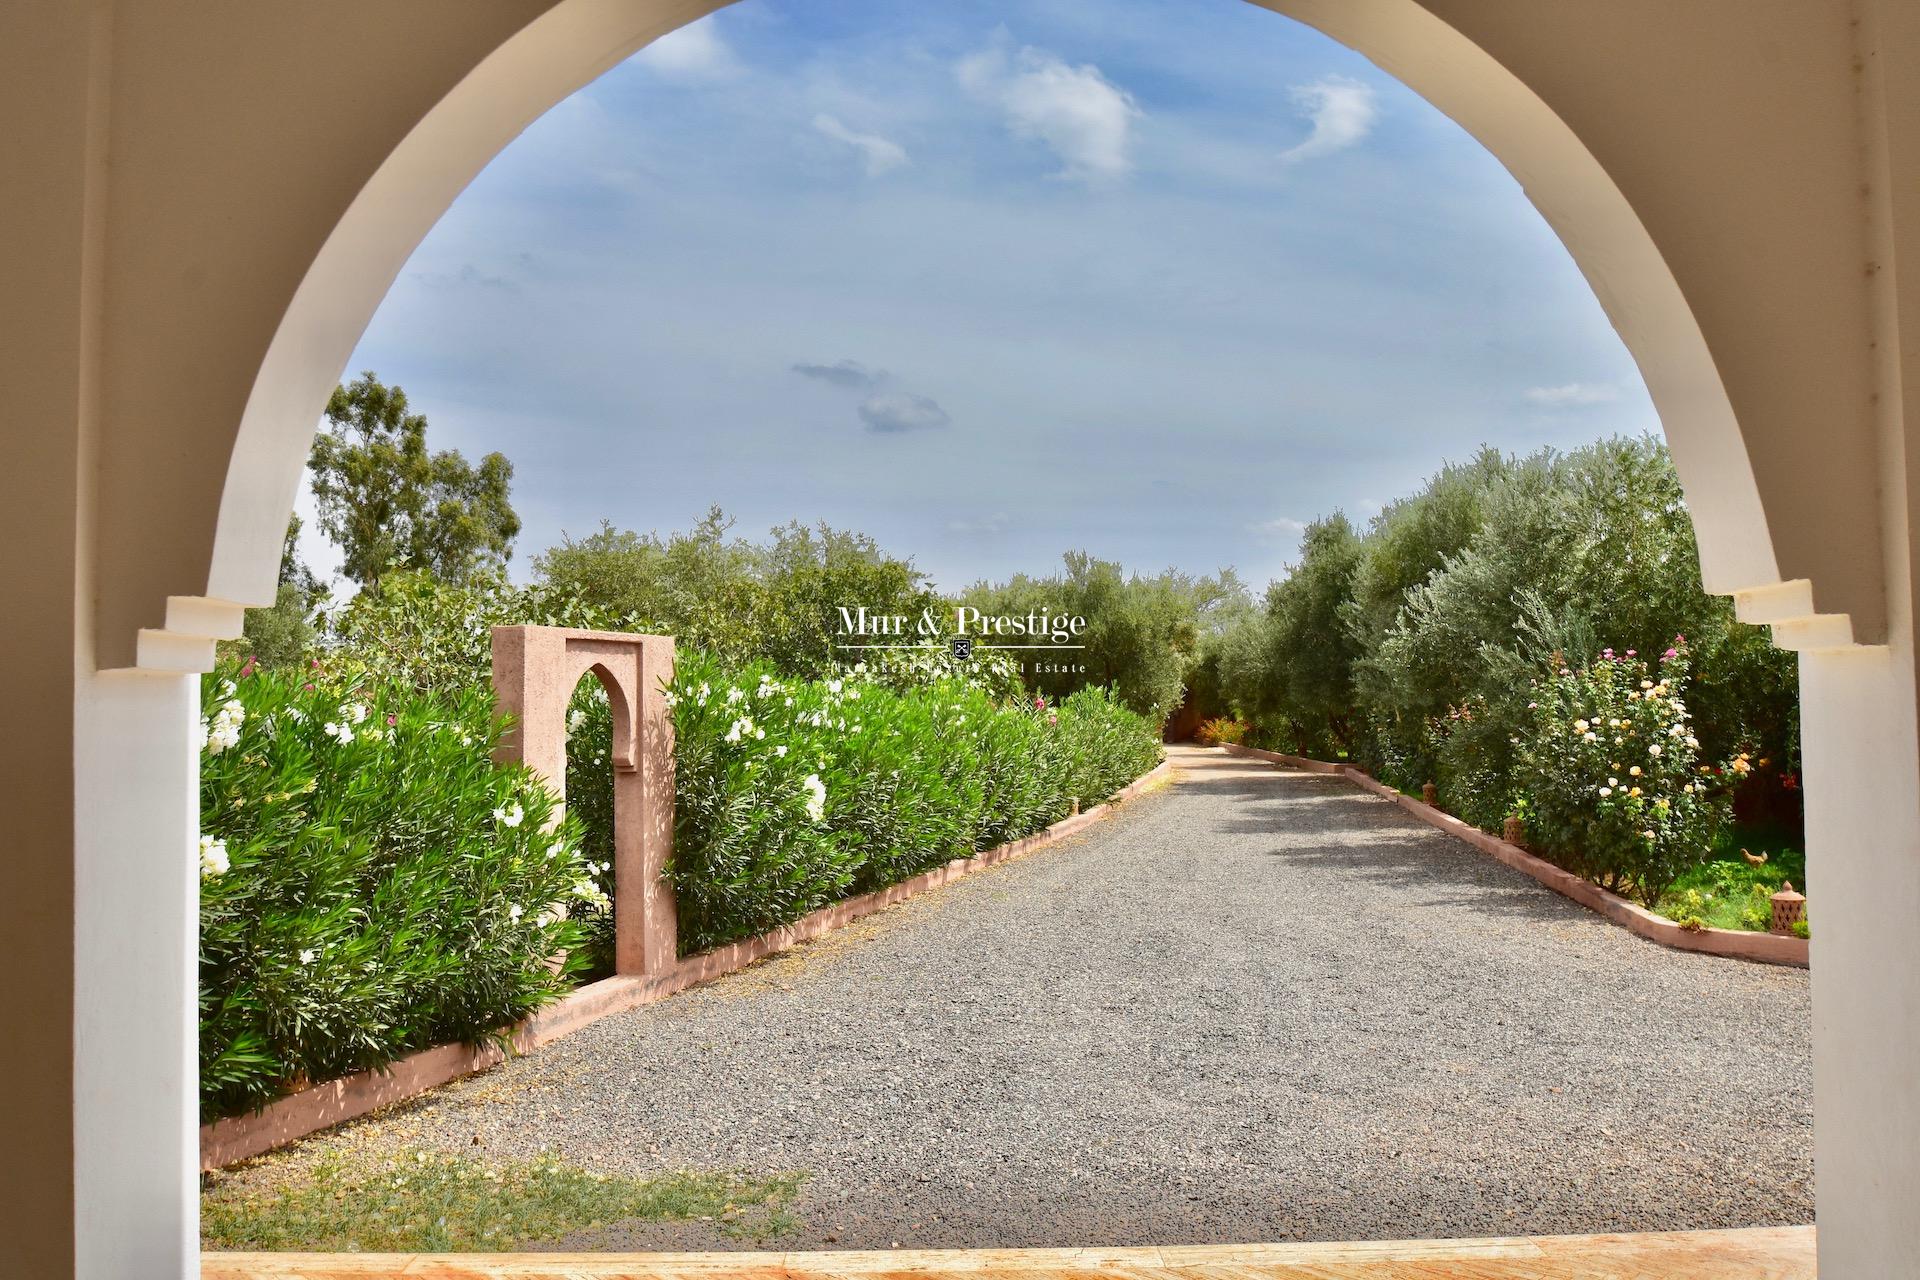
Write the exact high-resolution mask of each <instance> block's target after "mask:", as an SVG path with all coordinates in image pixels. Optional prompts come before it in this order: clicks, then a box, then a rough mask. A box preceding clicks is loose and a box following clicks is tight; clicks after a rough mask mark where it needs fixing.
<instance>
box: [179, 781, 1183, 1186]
mask: <svg viewBox="0 0 1920 1280" xmlns="http://www.w3.org/2000/svg"><path fill="white" fill-rule="evenodd" d="M1172 771H1173V765H1172V764H1171V763H1169V762H1167V761H1164V760H1163V761H1161V762H1160V764H1158V765H1156V766H1155V767H1154V768H1152V769H1151V770H1149V771H1148V772H1146V773H1144V774H1142V775H1140V777H1138V778H1135V779H1134V780H1133V781H1132V782H1130V783H1128V784H1127V785H1126V786H1125V787H1123V788H1122V789H1121V790H1120V791H1119V792H1118V793H1117V794H1116V795H1115V796H1114V797H1113V799H1112V800H1110V801H1109V802H1107V803H1106V804H1103V805H1096V806H1095V807H1093V808H1091V809H1088V810H1087V811H1086V812H1085V813H1079V814H1075V815H1074V816H1073V817H1071V818H1063V819H1062V820H1060V821H1059V822H1056V823H1054V824H1053V825H1052V826H1050V827H1048V828H1047V829H1046V830H1044V831H1038V832H1035V833H1034V834H1033V835H1030V836H1027V837H1026V838H1025V839H1022V840H1015V841H1013V842H1012V843H1010V844H1003V845H1000V846H998V847H997V848H993V849H988V850H987V851H986V852H984V853H978V854H975V855H974V856H973V857H971V858H956V859H954V860H953V861H952V862H949V863H947V864H946V865H945V866H942V867H935V868H934V869H933V870H931V871H923V872H921V873H920V874H919V875H917V876H915V877H913V878H912V879H911V880H903V881H901V882H900V883H899V884H896V885H889V886H888V887H887V888H885V889H878V890H875V891H874V892H873V893H867V894H862V895H861V896H860V897H857V898H848V899H847V900H846V901H844V902H836V903H834V904H833V905H832V906H830V907H822V908H821V909H820V910H818V911H815V912H813V913H812V914H811V915H807V916H802V917H801V918H800V919H798V920H796V921H794V922H793V923H792V924H790V925H786V926H784V927H782V928H779V929H775V930H773V931H772V932H771V933H763V934H761V935H760V936H759V937H757V938H748V939H746V940H744V941H742V942H734V943H729V944H728V945H726V946H724V947H716V948H714V949H713V950H712V951H702V952H700V953H699V954H697V955H691V956H688V957H686V958H685V959H684V960H681V961H680V962H679V963H678V964H676V965H675V966H674V967H673V968H672V969H671V970H669V971H668V972H666V973H664V974H661V975H659V976H657V977H656V976H633V977H626V976H622V977H614V978H607V979H605V980H604V981H601V982H595V983H591V984H589V985H587V986H584V987H581V988H580V989H579V990H578V991H575V992H572V993H571V994H569V995H567V996H565V997H563V998H562V999H560V1000H557V1001H555V1002H554V1003H553V1004H550V1005H548V1006H547V1007H546V1008H544V1009H542V1010H540V1012H538V1013H536V1014H534V1015H533V1016H531V1017H529V1018H527V1019H526V1020H525V1021H523V1022H521V1023H520V1024H519V1025H518V1026H516V1027H514V1028H513V1030H512V1032H511V1035H510V1039H511V1041H512V1044H513V1049H514V1052H516V1053H525V1052H528V1051H529V1050H532V1049H536V1048H538V1047H539V1046H541V1045H543V1044H548V1043H550V1042H552V1041H554V1040H558V1039H559V1038H560V1037H562V1036H564V1035H568V1034H570V1033H572V1032H575V1031H578V1030H579V1029H580V1028H582V1027H584V1026H586V1025H588V1024H589V1023H593V1022H598V1021H599V1020H600V1019H601V1018H604V1017H607V1016H608V1015H610V1014H615V1013H621V1012H624V1011H625V1010H628V1009H635V1008H638V1007H639V1006H641V1005H643V1004H651V1003H653V1002H654V1001H656V1000H661V999H664V998H666V997H667V996H670V995H672V994H674V993H675V992H676V991H684V990H686V989H687V988H688V987H692V986H697V985H698V984H700V983H702V982H709V981H711V980H713V979H714V978H718V977H721V976H723V975H725V974H729V973H733V972H735V971H737V970H740V969H744V968H746V967H747V966H748V965H751V964H754V963H756V962H758V961H761V960H764V959H766V958H767V957H768V956H771V955H776V954H778V953H779V952H782V951H785V950H786V949H787V948H789V947H792V946H795V945H797V944H799V943H802V942H806V941H809V940H811V939H813V938H817V937H819V936H820V935H822V934H824V933H830V932H832V931H833V930H835V929H839V928H842V927H843V926H845V925H849V924H852V923H853V922H854V921H855V920H858V919H860V918H861V917H862V916H870V915H872V914H873V913H874V912H876V911H883V910H885V909H886V908H888V907H891V906H893V905H895V904H896V903H900V902H904V901H906V900H907V899H908V898H911V897H913V896H914V895H915V894H920V893H925V892H927V891H928V890H930V889H938V888H939V887H940V886H942V885H945V884H951V883H952V882H953V881H955V880H958V879H960V878H961V877H962V876H967V875H971V874H972V873H974V872H976V871H981V870H984V869H985V868H987V867H991V866H997V865H998V864H1000V863H1002V862H1010V861H1012V860H1013V859H1015V858H1018V857H1021V856H1022V855H1024V854H1029V853H1032V852H1034V851H1035V850H1037V849H1042V848H1045V847H1046V846H1047V845H1050V844H1053V843H1055V842H1057V841H1059V840H1063V839H1065V838H1066V837H1067V836H1070V835H1073V834H1075V833H1076V832H1078V831H1081V830H1083V829H1085V828H1087V827H1089V826H1092V825H1093V824H1094V823H1096V822H1098V821H1100V820H1101V819H1102V818H1104V817H1106V816H1107V815H1108V814H1110V813H1112V811H1113V806H1114V805H1116V804H1118V803H1120V802H1121V801H1123V800H1128V799H1131V798H1132V797H1133V796H1135V795H1138V794H1139V793H1140V792H1141V791H1143V790H1145V789H1146V788H1147V787H1150V786H1152V785H1153V784H1155V783H1157V782H1159V781H1160V780H1161V779H1163V778H1165V777H1167V776H1168V775H1169V774H1170V773H1171V772H1172ZM506 1056H507V1055H506V1053H505V1052H503V1051H502V1050H501V1049H500V1048H498V1047H497V1046H492V1045H488V1046H481V1047H476V1046H473V1045H465V1044H452V1045H441V1046H440V1047H439V1048H436V1049H424V1050H422V1051H421V1052H419V1053H416V1054H412V1055H411V1056H409V1057H405V1058H402V1059H400V1060H399V1061H398V1062H395V1063H393V1064H392V1065H391V1066H389V1067H387V1068H385V1069H384V1070H377V1071H362V1072H360V1073H359V1074H358V1075H351V1076H346V1077H344V1078H342V1079H339V1080H329V1081H328V1082H327V1083H325V1084H319V1085H314V1086H313V1087H312V1088H309V1089H302V1090H301V1091H300V1092H299V1093H291V1094H288V1095H287V1096H286V1097H284V1098H279V1099H277V1100H275V1101H274V1102H271V1103H269V1104H268V1105H267V1107H266V1108H265V1109H264V1110H262V1111H259V1112H257V1113H255V1114H252V1115H244V1116H231V1117H228V1118H227V1119H225V1120H216V1121H214V1122H213V1123H212V1124H204V1125H201V1126H200V1167H201V1168H202V1169H218V1168H221V1167H223V1166H225V1165H230V1164H233V1163H235V1162H236V1161H240V1160H245V1159H248V1158H249V1157H251V1156H257V1155H260V1154H262V1153H263V1152H267V1151H271V1150H273V1149H274V1148H275V1147H282V1146H285V1145H286V1144H287V1143H289V1142H292V1141H294V1140H295V1139H298V1138H304V1137H306V1136H307V1135H308V1134H310V1133H317V1132H319V1131H320V1130H321V1129H327V1128H331V1127H332V1126H334V1125H336V1124H340V1123H342V1122H343V1121H347V1120H352V1119H355V1118H356V1117H359V1116H364V1115H366V1114H368V1113H369V1112H372V1111H378V1110H379V1109H380V1108H382V1107H390V1106H392V1105H393V1104H394V1103H396V1102H404V1101H405V1100H407V1099H408V1098H411V1097H413V1096H414V1095H416V1094H420V1093H424V1092H426V1091H427V1090H428V1089H432V1088H435V1087H437V1086H439V1085H443V1084H446V1083H447V1082H449V1081H451V1080H457V1079H459V1078H460V1077H461V1076H465V1075H471V1074H473V1073H474V1072H476V1071H484V1070H486V1069H487V1068H488V1067H491V1066H495V1065H497V1064H498V1063H500V1062H502V1061H504V1060H505V1059H506Z"/></svg>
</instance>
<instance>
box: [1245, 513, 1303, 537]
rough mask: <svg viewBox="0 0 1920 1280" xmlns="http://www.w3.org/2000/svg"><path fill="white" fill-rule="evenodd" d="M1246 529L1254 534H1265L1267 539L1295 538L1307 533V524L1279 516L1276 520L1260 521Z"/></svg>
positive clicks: (1290, 517)
mask: <svg viewBox="0 0 1920 1280" xmlns="http://www.w3.org/2000/svg"><path fill="white" fill-rule="evenodd" d="M1247 528H1249V529H1251V530H1252V531H1253V532H1255V533H1261V534H1265V535H1266V536H1267V537H1269V538H1297V537H1299V536H1300V535H1301V534H1303V533H1305V532H1306V531H1307V522H1306V521H1304V520H1295V519H1294V518H1293V517H1292V516H1281V517H1280V518H1279V519H1277V520H1262V521H1260V522H1258V523H1257V524H1250V525H1248V526H1247Z"/></svg>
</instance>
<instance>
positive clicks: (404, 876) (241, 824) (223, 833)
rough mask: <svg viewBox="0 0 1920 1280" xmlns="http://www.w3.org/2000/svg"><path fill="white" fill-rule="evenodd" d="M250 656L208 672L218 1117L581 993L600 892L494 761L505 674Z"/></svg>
mask: <svg viewBox="0 0 1920 1280" xmlns="http://www.w3.org/2000/svg"><path fill="white" fill-rule="evenodd" d="M243 671H244V669H235V668H232V667H227V668H224V669H223V670H222V671H221V672H219V673H216V674H215V675H212V676H209V677H207V678H206V680H205V681H204V682H203V693H202V699H203V712H204V718H203V721H202V724H203V731H204V736H205V745H204V746H203V748H202V756H201V762H200V811H201V829H202V834H201V838H200V869H201V876H200V1085H201V1103H202V1111H203V1113H204V1114H205V1115H206V1116H207V1117H209V1118H211V1117H213V1116H217V1115H223V1114H230V1113H233V1112H236V1111H240V1110H244V1109H247V1108H249V1107H257V1106H259V1105H261V1104H264V1103H265V1102H268V1101H270V1100H271V1099H272V1098H274V1097H275V1096H277V1095H278V1094H280V1093H282V1092H286V1091H287V1090H289V1089H292V1088H297V1087H299V1086H300V1085H302V1084H304V1083H306V1082H309V1081H322V1080H327V1079H332V1078H334V1077H336V1076H341V1075H347V1074H350V1073H352V1072H355V1071H361V1070H365V1069H367V1068H370V1067H379V1066H384V1065H386V1064H387V1063H390V1062H392V1061H394V1060H395V1059H397V1058H399V1057H401V1056H403V1055H405V1054H407V1053H411V1052H413V1051H415V1050H417V1049H423V1048H427V1047H429V1046H432V1045H436V1044H444V1043H448V1042H451V1041H461V1040H466V1041H479V1040H484V1039H486V1038H487V1037H489V1036H491V1035H493V1034H495V1033H496V1032H497V1031H499V1029H500V1028H502V1027H503V1026H505V1025H506V1024H508V1023H510V1022H512V1021H514V1020H515V1019H517V1018H519V1017H521V1016H523V1015H525V1014H527V1013H529V1012H531V1011H533V1010H534V1009H536V1008H538V1007H539V1006H540V1005H541V1004H543V1003H545V1002H546V1001H549V1000H551V999H553V998H554V997H556V996H557V995H559V994H561V993H562V992H563V991H565V990H566V989H567V987H568V986H569V985H571V982H572V977H571V973H570V969H571V968H572V967H574V966H575V965H576V964H577V962H571V961H569V962H562V963H561V964H559V965H558V966H557V967H556V966H555V965H554V964H553V963H552V961H553V958H554V957H557V956H566V955H569V954H570V953H572V952H573V951H574V950H575V949H576V948H577V947H578V945H579V943H580V941H581V939H582V936H583V931H582V927H581V925H580V924H579V923H577V922H575V921H573V920H570V919H567V918H564V917H563V916H562V915H561V914H560V913H561V909H562V908H565V907H568V906H570V905H574V904H579V905H586V902H585V900H588V899H593V898H595V897H596V896H597V893H598V891H597V890H596V889H595V888H594V887H593V884H592V882H591V880H589V879H588V877H587V871H586V867H585V864H584V859H583V856H582V854H581V852H580V847H579V833H578V828H577V827H576V826H575V825H574V824H572V823H571V822H568V823H566V824H563V825H561V826H560V827H559V828H557V829H556V830H554V831H551V832H549V831H546V830H544V828H545V827H546V825H547V823H548V820H549V819H550V817H551V815H552V805H553V801H552V798H551V796H550V794H549V792H548V791H547V789H546V788H545V787H543V786H541V785H540V784H539V783H538V782H536V780H535V779H534V778H533V777H532V776H531V775H530V774H529V773H528V772H527V771H526V770H524V769H521V768H517V767H516V768H501V767H497V766H495V765H494V764H493V763H492V761H491V759H490V753H491V751H492V749H493V746H494V743H495V740H496V738H497V736H498V734H499V731H500V725H499V723H498V722H496V720H495V718H494V713H493V700H492V697H491V696H490V693H489V691H488V690H487V689H485V688H484V687H482V688H475V689H468V690H465V691H461V692H457V693H450V694H441V695H424V694H421V693H418V692H417V691H415V690H413V689H412V688H409V687H407V686H406V685H403V684H399V683H394V682H386V683H378V682H370V681H367V680H365V679H352V678H350V679H345V680H342V679H340V678H338V677H335V676H330V675H328V674H326V673H323V672H320V671H317V670H316V671H313V672H311V673H310V674H311V675H312V679H310V680H302V679H301V678H300V677H299V676H298V675H294V676H287V675H284V674H276V673H269V672H265V671H259V670H254V671H244V673H243Z"/></svg>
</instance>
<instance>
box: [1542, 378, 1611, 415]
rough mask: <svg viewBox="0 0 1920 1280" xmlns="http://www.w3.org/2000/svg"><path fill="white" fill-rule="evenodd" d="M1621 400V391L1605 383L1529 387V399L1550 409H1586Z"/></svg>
mask: <svg viewBox="0 0 1920 1280" xmlns="http://www.w3.org/2000/svg"><path fill="white" fill-rule="evenodd" d="M1619 398H1620V389H1619V388H1618V387H1613V386H1609V385H1608V384H1606V383H1604V382H1569V383H1567V384H1565V385H1564V386H1558V387H1528V388H1527V399H1529V400H1531V401H1533V402H1534V403H1535V404H1538V405H1545V406H1546V407H1547V408H1549V409H1574V408H1585V407H1586V406H1588V405H1595V404H1612V403H1613V402H1614V401H1616V400H1618V399H1619Z"/></svg>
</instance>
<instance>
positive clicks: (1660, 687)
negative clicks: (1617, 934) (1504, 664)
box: [1513, 638, 1751, 906]
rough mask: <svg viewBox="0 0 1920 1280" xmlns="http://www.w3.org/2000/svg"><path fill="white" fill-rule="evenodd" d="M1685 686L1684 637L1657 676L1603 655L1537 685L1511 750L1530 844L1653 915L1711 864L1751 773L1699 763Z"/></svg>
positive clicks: (1622, 657) (1732, 765)
mask: <svg viewBox="0 0 1920 1280" xmlns="http://www.w3.org/2000/svg"><path fill="white" fill-rule="evenodd" d="M1686 688H1687V648H1686V642H1685V639H1684V638H1676V640H1675V641H1674V645H1673V647H1672V648H1670V649H1668V650H1667V651H1666V653H1665V655H1664V657H1663V658H1662V659H1661V661H1660V663H1659V665H1658V666H1657V668H1654V667H1650V666H1649V664H1648V663H1647V662H1646V661H1644V660H1643V659H1641V658H1640V657H1639V656H1638V655H1637V654H1636V653H1634V651H1633V650H1631V649H1629V650H1627V651H1626V652H1625V653H1620V654H1616V653H1615V652H1614V651H1613V650H1612V649H1607V650H1603V651H1602V652H1601V653H1600V655H1599V656H1598V657H1597V658H1595V659H1594V660H1593V661H1592V662H1589V663H1586V664H1584V665H1582V666H1579V667H1573V666H1570V665H1560V666H1556V667H1555V668H1553V669H1552V670H1550V671H1549V672H1548V673H1547V674H1546V675H1545V676H1543V677H1542V678H1540V679H1539V680H1537V681H1536V682H1535V685H1534V688H1533V698H1532V700H1531V702H1530V703H1529V704H1528V708H1527V710H1528V713H1529V716H1530V728H1529V732H1527V733H1525V734H1523V735H1521V736H1519V737H1518V738H1517V739H1516V740H1515V742H1514V743H1513V745H1514V747H1515V759H1516V780H1517V784H1518V787H1519V790H1520V792H1521V795H1522V796H1523V797H1524V800H1525V802H1526V806H1527V812H1528V817H1527V833H1528V837H1529V839H1530V840H1531V841H1532V843H1533V844H1534V845H1535V846H1536V847H1538V848H1539V849H1541V850H1542V851H1543V852H1544V853H1546V854H1547V855H1548V856H1549V857H1551V858H1553V859H1554V860H1555V861H1557V862H1559V863H1561V864H1562V865H1563V866H1566V867H1567V868H1568V869H1569V870H1572V871H1576V872H1578V873H1579V874H1581V875H1583V876H1586V877H1587V878H1588V879H1590V880H1593V881H1595V882H1596V883H1598V884H1600V885H1602V886H1603V887H1605V888H1608V889H1611V890H1613V891H1615V892H1618V893H1626V894H1631V895H1632V896H1633V897H1635V898H1637V899H1639V900H1640V901H1641V902H1643V903H1646V904H1647V905H1648V906H1651V905H1653V904H1654V903H1655V902H1657V901H1659V899H1660V896H1661V895H1662V894H1663V893H1665V892H1666V890H1667V888H1668V887H1669V886H1670V885H1672V883H1673V882H1674V880H1676V879H1677V878H1678V877H1679V876H1680V875H1681V874H1682V873H1684V872H1685V871H1687V870H1689V869H1690V868H1692V867H1694V866H1696V865H1698V864H1699V863H1701V862H1702V861H1704V860H1705V859H1706V858H1707V857H1708V856H1709V854H1710V851H1711V848H1712V845H1713V839H1714V836H1715V834H1716V833H1717V832H1718V830H1719V829H1720V828H1721V826H1723V825H1724V824H1725V823H1726V822H1727V820H1728V817H1729V815H1730V809H1731V804H1730V800H1729V797H1728V794H1727V788H1726V786H1725V780H1726V779H1728V778H1732V777H1738V776H1741V775H1744V774H1745V773H1747V772H1748V770H1749V769H1750V768H1751V764H1750V762H1749V759H1748V756H1747V755H1746V754H1745V753H1740V754H1737V755H1735V756H1734V757H1733V758H1732V759H1731V760H1729V761H1727V762H1726V763H1725V764H1723V765H1707V764H1701V763H1700V762H1699V753H1700V740H1699V738H1698V737H1697V736H1695V734H1694V731H1693V727H1692V724H1691V716H1690V713H1689V712H1688V710H1687V705H1686V701H1685V696H1684V695H1685V693H1686Z"/></svg>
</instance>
